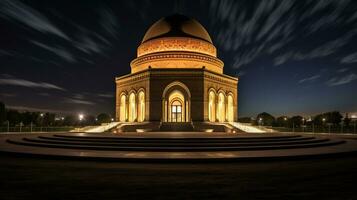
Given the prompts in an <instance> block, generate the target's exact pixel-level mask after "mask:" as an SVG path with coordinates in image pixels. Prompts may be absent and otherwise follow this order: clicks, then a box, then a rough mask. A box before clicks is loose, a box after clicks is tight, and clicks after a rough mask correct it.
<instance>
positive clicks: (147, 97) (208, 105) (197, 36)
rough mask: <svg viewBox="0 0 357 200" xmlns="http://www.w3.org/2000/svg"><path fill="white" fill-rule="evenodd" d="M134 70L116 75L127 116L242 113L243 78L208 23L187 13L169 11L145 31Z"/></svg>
mask: <svg viewBox="0 0 357 200" xmlns="http://www.w3.org/2000/svg"><path fill="white" fill-rule="evenodd" d="M130 66H131V74H128V75H124V76H121V77H117V78H116V120H117V121H121V122H162V123H170V122H175V123H176V124H177V123H178V122H220V123H222V122H232V121H237V117H238V101H237V99H238V91H237V85H238V78H236V77H231V76H228V75H225V74H223V66H224V63H223V62H222V61H221V60H220V59H219V58H217V49H216V47H215V46H214V45H213V42H212V39H211V37H210V35H209V34H208V32H207V31H206V29H205V28H204V27H203V26H202V25H201V24H200V23H199V22H197V21H196V20H194V19H191V18H188V17H186V16H183V15H172V16H168V17H164V18H162V19H160V20H159V21H157V22H156V23H154V24H153V25H152V26H151V27H150V28H149V29H148V30H147V32H146V33H145V35H144V38H143V40H142V42H141V44H140V45H139V47H138V49H137V58H135V59H134V60H133V61H132V62H131V63H130Z"/></svg>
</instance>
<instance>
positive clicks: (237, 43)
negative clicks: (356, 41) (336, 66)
mask: <svg viewBox="0 0 357 200" xmlns="http://www.w3.org/2000/svg"><path fill="white" fill-rule="evenodd" d="M202 2H203V1H202ZM243 4H244V3H242V2H241V1H230V0H213V1H210V5H209V15H210V18H211V26H212V27H211V29H212V30H213V32H212V34H213V35H215V36H216V37H215V38H216V41H217V46H219V47H220V48H222V50H223V51H226V52H228V53H230V54H234V55H235V56H233V57H232V58H231V64H229V65H231V66H233V68H240V67H242V66H245V65H248V64H250V63H252V62H254V61H255V60H256V59H258V58H259V57H261V56H263V55H264V54H273V53H277V52H278V53H280V55H279V54H278V55H276V57H275V59H274V64H275V65H281V64H283V63H285V62H287V61H289V60H295V61H301V60H309V59H315V58H322V57H327V56H330V55H333V54H336V53H338V51H339V50H340V49H341V48H343V47H344V46H345V45H348V44H349V41H350V40H351V39H352V37H354V36H355V35H356V33H357V32H356V30H357V29H350V30H349V31H345V32H344V34H339V35H335V34H330V35H329V36H331V37H322V38H321V39H319V40H316V41H314V42H311V35H312V34H315V33H316V34H317V33H321V34H324V32H322V31H326V30H336V29H339V28H341V29H342V28H344V25H347V24H348V23H349V22H347V20H348V19H350V20H349V21H351V22H352V21H353V22H354V21H355V18H357V17H356V16H357V15H356V14H355V12H354V9H353V7H354V5H351V4H352V2H351V1H348V0H340V1H333V0H314V1H298V0H284V1H276V0H269V1H258V2H256V3H255V4H254V6H253V7H250V6H246V5H243ZM350 5H351V6H350ZM349 25H351V24H349ZM303 43H306V44H309V45H303V46H301V45H300V44H303ZM290 44H291V45H290ZM310 44H311V45H313V46H310ZM296 47H298V48H299V50H295V49H294V48H296ZM304 48H306V49H304ZM281 50H284V51H283V52H279V51H281ZM228 62H230V61H229V60H228Z"/></svg>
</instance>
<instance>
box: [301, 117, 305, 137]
mask: <svg viewBox="0 0 357 200" xmlns="http://www.w3.org/2000/svg"><path fill="white" fill-rule="evenodd" d="M301 121H302V132H303V133H304V132H305V118H302V119H301Z"/></svg>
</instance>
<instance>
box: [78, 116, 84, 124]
mask: <svg viewBox="0 0 357 200" xmlns="http://www.w3.org/2000/svg"><path fill="white" fill-rule="evenodd" d="M78 119H79V125H80V126H81V125H82V121H83V119H84V115H83V114H78Z"/></svg>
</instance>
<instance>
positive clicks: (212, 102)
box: [208, 90, 216, 122]
mask: <svg viewBox="0 0 357 200" xmlns="http://www.w3.org/2000/svg"><path fill="white" fill-rule="evenodd" d="M215 112H216V94H215V92H213V91H212V90H211V91H210V92H209V95H208V120H209V121H210V122H215V121H216V117H215Z"/></svg>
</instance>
